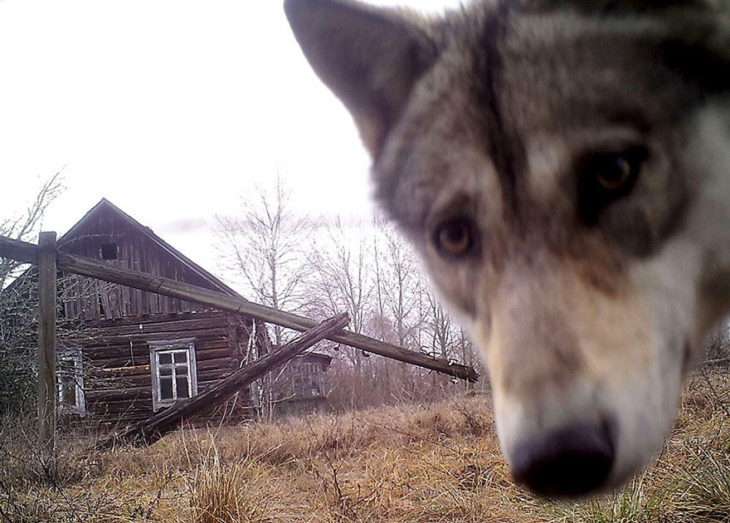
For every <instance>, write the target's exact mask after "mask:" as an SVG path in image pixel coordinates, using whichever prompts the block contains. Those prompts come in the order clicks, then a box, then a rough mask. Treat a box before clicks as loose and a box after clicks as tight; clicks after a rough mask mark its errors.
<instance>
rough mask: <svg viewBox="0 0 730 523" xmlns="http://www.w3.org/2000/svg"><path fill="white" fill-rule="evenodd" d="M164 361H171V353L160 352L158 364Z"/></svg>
mask: <svg viewBox="0 0 730 523" xmlns="http://www.w3.org/2000/svg"><path fill="white" fill-rule="evenodd" d="M164 363H172V354H170V353H169V352H161V353H160V364H164Z"/></svg>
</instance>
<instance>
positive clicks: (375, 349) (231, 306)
mask: <svg viewBox="0 0 730 523" xmlns="http://www.w3.org/2000/svg"><path fill="white" fill-rule="evenodd" d="M0 240H2V241H0V256H5V257H9V258H13V257H16V256H23V257H24V258H22V259H23V260H24V261H25V260H27V259H31V258H32V257H33V256H34V254H35V256H36V259H37V256H38V248H37V247H36V246H35V245H33V244H30V243H25V242H18V241H15V240H9V239H7V238H5V239H3V238H0ZM16 259H21V258H16ZM58 266H59V268H61V269H62V270H65V271H68V272H72V273H76V274H81V275H83V276H89V277H92V278H97V279H100V280H104V281H108V282H111V283H118V284H121V285H128V286H130V287H135V288H138V289H142V290H145V291H148V292H156V293H158V294H162V295H165V296H170V297H173V298H181V299H184V300H189V301H195V302H198V303H202V304H205V305H210V306H211V307H216V308H219V309H222V310H227V311H231V312H237V313H241V314H246V315H248V316H252V317H254V318H256V319H259V320H262V321H266V322H269V323H274V324H276V325H281V326H282V327H287V328H289V329H294V330H298V331H303V330H306V329H311V328H312V327H314V326H315V325H316V324H317V322H315V321H314V320H312V319H310V318H305V317H303V316H299V315H297V314H292V313H289V312H284V311H280V310H277V309H273V308H271V307H266V306H264V305H259V304H257V303H251V302H249V301H247V300H244V299H243V298H240V297H235V296H228V295H225V294H221V293H218V292H215V291H211V290H208V289H203V288H201V287H196V286H194V285H189V284H187V283H182V282H179V281H175V280H171V279H168V278H161V277H159V276H152V275H150V274H146V273H143V272H138V271H131V270H128V269H120V268H118V267H111V266H109V265H107V264H104V263H101V262H97V261H94V260H89V259H87V258H81V257H79V256H74V255H71V254H63V253H60V252H59V253H58ZM328 339H330V340H332V341H335V342H337V343H343V344H345V345H349V346H351V347H355V348H358V349H361V350H364V351H367V352H372V353H373V354H379V355H381V356H385V357H387V358H393V359H395V360H398V361H402V362H405V363H410V364H412V365H418V366H420V367H424V368H426V369H431V370H435V371H438V372H443V373H445V374H449V375H451V376H456V377H457V378H461V379H464V380H468V381H471V382H475V381H477V380H478V379H479V374H478V373H477V372H476V371H475V370H474V369H473V368H472V367H469V366H466V365H459V364H452V363H450V362H448V361H446V360H442V359H436V358H431V357H429V356H427V355H425V354H421V353H420V352H415V351H411V350H407V349H404V348H403V347H398V346H397V345H393V344H390V343H385V342H383V341H380V340H376V339H373V338H369V337H368V336H363V335H362V334H357V333H354V332H348V331H343V332H342V333H338V334H335V335H332V336H331V337H329V338H328Z"/></svg>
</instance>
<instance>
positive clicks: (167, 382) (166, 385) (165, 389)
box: [160, 378, 173, 400]
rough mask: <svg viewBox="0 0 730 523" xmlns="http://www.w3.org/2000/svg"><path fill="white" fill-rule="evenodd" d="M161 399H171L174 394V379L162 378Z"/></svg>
mask: <svg viewBox="0 0 730 523" xmlns="http://www.w3.org/2000/svg"><path fill="white" fill-rule="evenodd" d="M160 399H161V400H171V399H173V396H172V379H171V378H160Z"/></svg>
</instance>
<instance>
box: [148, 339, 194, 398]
mask: <svg viewBox="0 0 730 523" xmlns="http://www.w3.org/2000/svg"><path fill="white" fill-rule="evenodd" d="M148 345H149V347H150V373H151V374H152V410H153V411H154V412H157V411H158V410H160V409H163V408H166V407H170V406H171V405H174V404H175V403H177V402H178V401H180V400H185V399H188V398H179V397H178V394H177V380H176V379H175V368H176V367H177V366H182V365H186V366H187V367H188V375H187V377H188V397H189V398H192V397H193V396H195V395H197V394H198V371H197V365H196V362H195V338H183V339H179V340H164V341H150V342H148ZM180 352H185V353H186V354H187V362H186V363H179V364H176V363H175V357H174V356H173V357H172V363H170V364H162V366H167V365H170V366H171V367H172V369H173V371H172V396H173V397H172V398H169V399H162V398H161V394H162V390H161V387H160V365H161V364H160V354H171V353H172V354H174V353H180Z"/></svg>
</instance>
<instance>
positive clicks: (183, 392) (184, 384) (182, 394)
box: [175, 377, 190, 398]
mask: <svg viewBox="0 0 730 523" xmlns="http://www.w3.org/2000/svg"><path fill="white" fill-rule="evenodd" d="M175 381H176V382H177V397H178V398H188V397H189V396H190V395H189V394H188V379H187V378H186V377H178V378H177V379H176V380H175Z"/></svg>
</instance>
